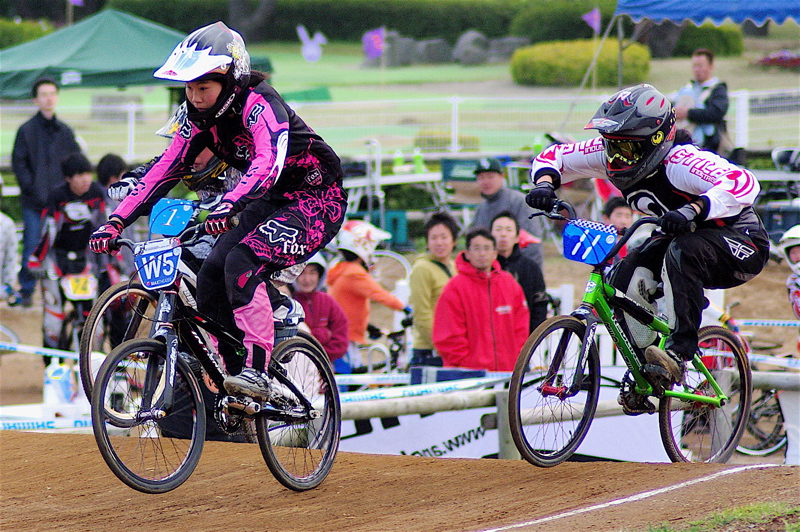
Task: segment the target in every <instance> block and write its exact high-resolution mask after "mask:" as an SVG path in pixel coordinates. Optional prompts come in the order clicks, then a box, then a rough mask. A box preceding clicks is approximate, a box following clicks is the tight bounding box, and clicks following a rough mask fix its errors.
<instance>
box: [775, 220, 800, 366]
mask: <svg viewBox="0 0 800 532" xmlns="http://www.w3.org/2000/svg"><path fill="white" fill-rule="evenodd" d="M778 248H779V249H780V250H781V252H782V253H783V256H784V257H785V258H786V261H787V262H788V263H789V267H790V268H791V269H792V273H791V274H790V275H789V277H788V278H787V279H786V289H787V291H788V295H789V304H790V305H792V310H793V311H794V315H795V316H796V317H797V319H800V225H795V226H794V227H791V228H790V229H788V230H787V231H786V232H785V233H784V234H783V236H782V237H781V239H780V241H779V242H778ZM797 349H798V351H800V336H798V338H797Z"/></svg>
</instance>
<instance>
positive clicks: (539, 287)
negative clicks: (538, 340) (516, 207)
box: [492, 211, 549, 331]
mask: <svg viewBox="0 0 800 532" xmlns="http://www.w3.org/2000/svg"><path fill="white" fill-rule="evenodd" d="M492 236H493V237H494V238H495V240H496V241H497V261H498V262H499V263H500V267H501V268H503V270H504V271H507V272H508V273H510V274H511V275H513V276H514V279H516V281H517V282H518V283H519V285H520V286H521V287H522V291H523V292H524V293H525V300H526V301H527V302H528V310H529V311H530V330H531V331H533V330H534V329H535V328H536V327H538V326H539V324H540V323H542V322H543V321H544V320H545V319H546V318H547V302H548V299H549V298H548V296H547V291H546V289H545V284H544V275H543V274H542V269H541V268H540V267H539V265H538V264H536V262H534V260H533V259H531V258H529V257H526V256H525V255H523V254H522V252H521V251H520V249H519V224H517V220H516V219H515V218H514V215H513V214H511V213H510V212H508V211H503V212H501V213H500V214H498V215H497V216H495V217H494V220H492Z"/></svg>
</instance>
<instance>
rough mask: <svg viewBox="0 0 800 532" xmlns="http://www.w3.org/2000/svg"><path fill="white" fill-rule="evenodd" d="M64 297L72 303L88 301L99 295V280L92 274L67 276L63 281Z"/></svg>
mask: <svg viewBox="0 0 800 532" xmlns="http://www.w3.org/2000/svg"><path fill="white" fill-rule="evenodd" d="M61 289H62V290H63V291H64V296H65V297H66V298H67V299H70V300H72V301H87V300H90V299H94V297H95V295H96V294H97V279H95V277H94V276H93V275H90V274H80V275H67V276H66V277H64V278H62V279H61Z"/></svg>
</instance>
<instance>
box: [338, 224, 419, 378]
mask: <svg viewBox="0 0 800 532" xmlns="http://www.w3.org/2000/svg"><path fill="white" fill-rule="evenodd" d="M391 236H392V235H391V234H389V233H387V232H386V231H383V230H381V229H378V228H377V227H375V226H374V225H372V224H371V223H368V222H364V221H362V220H350V221H349V222H346V223H345V224H344V225H343V226H342V230H341V231H340V232H339V235H338V236H337V245H338V248H339V253H340V254H341V256H342V260H341V261H340V262H338V263H337V264H336V265H334V266H333V267H332V268H331V269H330V271H329V272H328V287H329V293H330V294H331V296H332V297H333V298H334V299H335V300H336V301H337V302H338V303H339V304H340V305H341V306H342V309H344V313H345V315H346V316H347V322H348V338H349V340H350V349H349V351H348V357H349V360H348V362H349V363H350V365H351V367H358V366H360V365H361V355H360V354H359V347H360V346H361V345H364V344H366V343H367V338H366V332H367V325H368V324H369V302H370V301H375V302H377V303H380V304H381V305H384V306H386V307H389V308H391V309H394V310H402V311H404V312H405V313H406V314H411V307H407V306H406V305H405V304H404V303H403V302H402V301H401V300H399V299H398V298H397V297H395V296H394V295H392V294H391V293H389V292H388V291H387V290H386V289H384V288H383V287H382V286H381V285H380V284H378V281H376V280H375V279H374V278H373V277H372V276H371V275H370V274H369V266H370V265H371V264H372V253H373V252H374V251H375V248H376V247H377V246H378V243H379V242H380V241H381V240H386V239H387V238H390V237H391Z"/></svg>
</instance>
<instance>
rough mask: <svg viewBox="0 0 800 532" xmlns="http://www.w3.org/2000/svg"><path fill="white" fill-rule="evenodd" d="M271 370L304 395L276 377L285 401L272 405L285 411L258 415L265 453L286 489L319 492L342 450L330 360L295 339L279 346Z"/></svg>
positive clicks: (275, 385) (274, 383) (274, 381)
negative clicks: (314, 489)
mask: <svg viewBox="0 0 800 532" xmlns="http://www.w3.org/2000/svg"><path fill="white" fill-rule="evenodd" d="M270 367H271V370H270V373H273V372H280V373H281V374H282V375H284V376H285V377H287V378H288V380H289V381H290V382H291V383H292V384H293V385H294V386H295V387H296V388H297V390H298V391H299V392H300V393H301V394H302V396H303V397H302V398H298V397H297V396H296V395H295V394H294V393H292V392H291V391H290V390H289V388H288V387H287V386H285V385H283V384H281V383H280V382H279V380H278V379H277V378H273V379H272V387H273V390H274V391H276V392H277V393H278V394H279V395H280V397H278V398H277V399H275V398H273V399H272V400H271V401H270V404H271V406H272V407H274V408H276V409H278V410H279V411H280V413H279V414H275V415H273V414H272V413H270V414H266V413H264V414H260V415H257V416H256V433H257V434H258V444H259V446H260V447H261V454H262V455H263V456H264V461H265V462H266V463H267V466H268V467H269V470H270V471H271V472H272V474H273V475H274V476H275V478H276V479H277V480H278V482H280V483H281V484H283V485H284V486H286V487H287V488H289V489H292V490H295V491H305V490H309V489H312V488H315V487H317V486H318V485H319V484H320V483H321V482H322V481H323V480H325V477H326V476H327V475H328V473H329V472H330V470H331V467H332V466H333V462H334V460H335V459H336V453H337V451H338V449H339V434H340V432H341V420H342V415H341V410H340V405H339V393H338V391H337V389H336V382H335V381H334V379H333V372H332V371H331V367H330V362H329V361H328V357H327V356H326V355H325V354H324V353H323V352H321V351H319V350H318V349H316V348H315V347H314V345H313V344H312V343H310V342H308V341H307V340H305V339H303V338H290V339H289V340H286V341H284V342H282V343H280V344H279V345H278V346H277V347H276V348H275V350H274V351H273V355H272V360H271V361H270ZM306 401H307V403H306Z"/></svg>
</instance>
